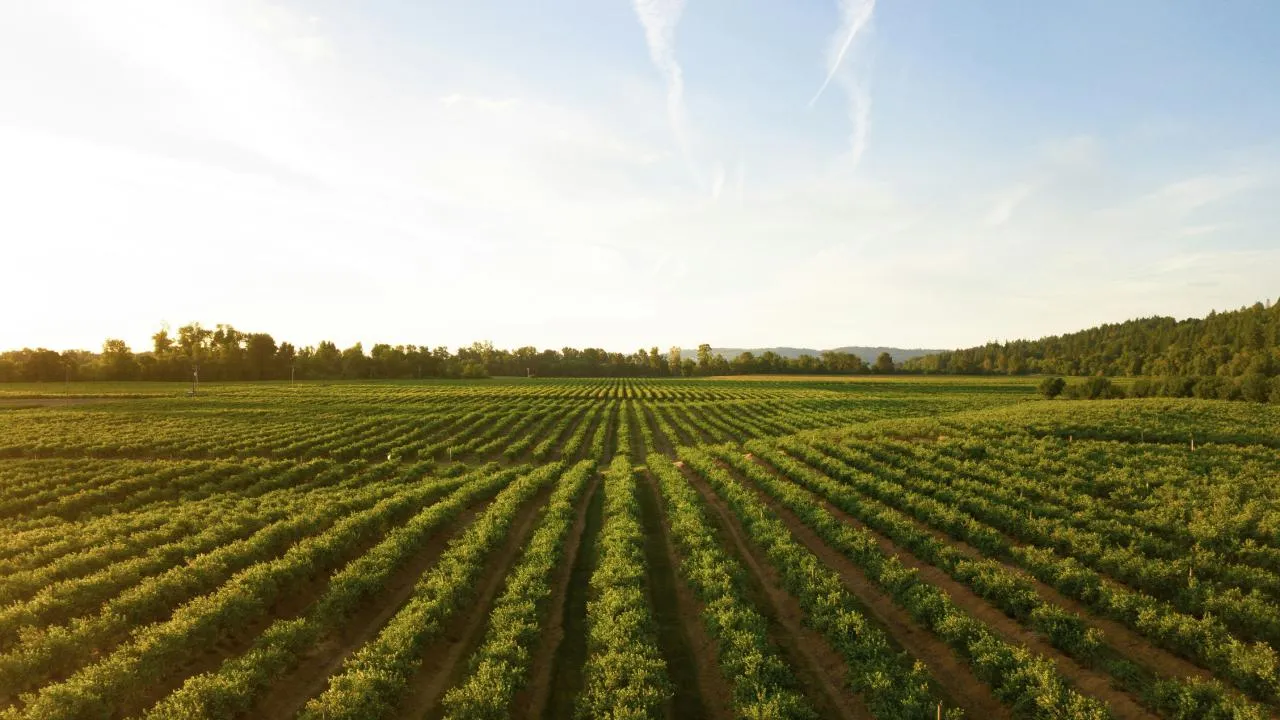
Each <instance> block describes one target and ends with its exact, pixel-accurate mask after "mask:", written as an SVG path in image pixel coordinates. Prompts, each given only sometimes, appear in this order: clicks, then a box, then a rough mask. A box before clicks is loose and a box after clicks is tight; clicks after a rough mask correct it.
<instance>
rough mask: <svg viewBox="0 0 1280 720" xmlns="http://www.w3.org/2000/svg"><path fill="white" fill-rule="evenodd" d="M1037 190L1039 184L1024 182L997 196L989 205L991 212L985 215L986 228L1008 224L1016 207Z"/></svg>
mask: <svg viewBox="0 0 1280 720" xmlns="http://www.w3.org/2000/svg"><path fill="white" fill-rule="evenodd" d="M1037 189H1039V183H1037V182H1025V183H1022V184H1020V185H1015V186H1013V187H1011V188H1008V189H1007V190H1005V191H1003V192H1001V193H1000V194H998V195H997V196H996V198H995V201H994V202H993V203H992V205H991V210H990V211H989V212H988V213H987V219H986V223H987V226H988V227H1000V226H1001V225H1004V224H1005V223H1007V222H1009V219H1010V218H1012V217H1013V213H1014V211H1015V210H1017V209H1018V206H1019V205H1021V204H1022V203H1024V202H1026V200H1027V199H1028V198H1030V197H1031V196H1032V195H1033V194H1035V192H1036V190H1037Z"/></svg>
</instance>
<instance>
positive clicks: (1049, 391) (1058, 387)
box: [1040, 377, 1067, 400]
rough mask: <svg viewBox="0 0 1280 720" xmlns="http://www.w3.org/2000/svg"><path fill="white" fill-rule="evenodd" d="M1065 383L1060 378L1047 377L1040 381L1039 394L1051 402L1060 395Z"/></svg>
mask: <svg viewBox="0 0 1280 720" xmlns="http://www.w3.org/2000/svg"><path fill="white" fill-rule="evenodd" d="M1066 386H1067V381H1066V380H1063V379H1062V378H1060V377H1047V378H1045V379H1043V380H1041V381H1040V394H1041V395H1043V396H1045V397H1046V398H1048V399H1050V400H1052V399H1054V398H1056V397H1058V396H1059V395H1061V394H1062V390H1063V388H1065V387H1066Z"/></svg>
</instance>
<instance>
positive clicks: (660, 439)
mask: <svg viewBox="0 0 1280 720" xmlns="http://www.w3.org/2000/svg"><path fill="white" fill-rule="evenodd" d="M654 412H656V411H655V410H654V409H653V408H652V407H650V406H649V405H642V406H641V407H640V422H643V423H647V424H648V425H649V430H650V431H652V432H653V444H654V445H655V446H656V447H655V448H654V451H655V452H660V453H662V454H663V455H665V456H667V457H669V458H674V457H675V456H676V450H675V447H674V446H673V445H672V444H671V438H669V437H667V434H666V433H664V432H663V431H662V427H661V426H660V425H658V419H657V418H656V417H654ZM677 441H679V438H677Z"/></svg>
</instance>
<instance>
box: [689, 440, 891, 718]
mask: <svg viewBox="0 0 1280 720" xmlns="http://www.w3.org/2000/svg"><path fill="white" fill-rule="evenodd" d="M680 467H681V469H682V470H683V472H684V476H685V479H687V480H688V481H689V483H690V485H692V486H693V488H694V489H695V490H697V491H698V494H699V495H701V496H702V499H703V501H704V502H705V503H706V504H707V507H708V508H710V510H711V512H710V513H709V514H708V516H707V517H708V519H709V520H710V521H711V522H712V524H714V525H715V526H716V529H717V531H718V533H719V535H720V536H721V538H722V539H724V540H725V541H726V542H725V549H726V550H728V551H729V552H730V553H731V554H732V555H733V556H734V557H735V558H736V559H737V560H738V561H739V562H741V563H742V565H743V567H744V568H746V570H747V577H746V579H747V581H748V583H747V584H748V587H747V590H748V593H749V595H750V596H751V600H752V601H753V602H754V603H755V605H756V607H757V608H759V609H760V611H761V612H762V614H764V616H765V618H766V619H767V620H768V621H769V625H770V628H769V637H770V639H771V640H772V641H773V643H774V645H775V646H776V647H778V648H779V649H780V650H781V652H782V655H783V657H785V658H786V659H787V660H788V661H789V664H790V665H791V666H792V668H793V669H794V670H795V672H796V678H797V679H798V680H799V681H800V685H801V687H802V688H803V690H804V692H805V695H806V696H808V698H809V700H810V702H811V703H813V706H814V708H815V709H816V710H817V711H818V715H819V716H820V717H824V718H836V717H838V718H870V717H871V713H870V712H869V711H868V710H867V708H866V706H865V705H864V704H863V703H862V700H861V699H860V698H858V697H857V696H856V695H854V694H853V693H852V692H851V691H850V689H849V687H848V685H847V684H846V678H847V676H848V667H847V666H846V664H845V662H844V658H842V657H841V656H840V654H839V653H838V652H836V650H835V649H834V648H832V647H831V645H830V643H828V642H827V641H826V639H825V638H823V637H822V635H821V634H820V633H818V632H817V631H815V630H813V629H811V628H810V627H808V626H807V625H805V624H804V616H805V614H804V610H802V609H801V608H800V602H799V601H798V600H797V599H796V598H795V597H794V596H792V595H791V594H790V593H789V592H787V591H786V590H785V589H784V588H783V586H782V581H781V578H779V577H778V573H777V571H776V570H774V568H773V566H772V565H771V564H770V563H769V560H768V559H767V558H766V557H764V553H763V552H762V551H761V550H760V549H759V548H758V547H756V546H755V544H754V543H753V542H752V541H750V540H749V539H748V538H747V535H746V531H745V530H744V529H743V528H742V527H740V524H739V521H738V518H737V516H736V515H735V514H734V512H733V510H732V509H731V508H729V507H728V506H727V505H726V504H725V502H724V500H723V499H722V498H721V497H720V496H719V495H717V494H716V492H715V491H714V490H713V489H712V488H711V487H710V486H709V485H708V484H707V482H706V481H705V480H703V479H702V477H701V476H699V475H698V474H697V473H695V472H691V471H689V470H688V469H685V468H684V466H683V464H680Z"/></svg>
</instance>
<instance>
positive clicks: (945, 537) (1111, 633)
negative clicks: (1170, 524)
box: [849, 488, 1214, 680]
mask: <svg viewBox="0 0 1280 720" xmlns="http://www.w3.org/2000/svg"><path fill="white" fill-rule="evenodd" d="M849 490H850V492H853V493H856V494H858V495H861V496H863V497H866V499H867V500H868V501H870V502H874V503H879V504H881V505H884V506H885V507H888V508H891V509H893V510H894V511H896V512H898V513H899V515H900V516H901V517H902V518H904V519H905V520H907V521H908V522H910V523H911V524H912V525H914V526H915V527H916V528H917V529H919V530H922V531H924V532H927V533H929V534H930V535H932V536H933V537H935V538H937V539H938V540H941V541H942V542H946V543H949V544H950V545H952V546H953V547H955V548H956V549H957V550H960V551H961V552H963V553H964V554H965V555H967V556H969V557H971V558H974V559H986V560H993V559H994V560H996V561H997V562H999V563H1000V565H1001V566H1003V567H1004V568H1005V569H1006V570H1008V571H1010V572H1012V573H1016V574H1017V575H1018V576H1020V577H1021V578H1023V579H1024V580H1026V581H1027V582H1028V583H1030V584H1031V585H1032V587H1034V589H1035V591H1036V593H1037V594H1038V595H1039V596H1040V598H1041V599H1042V600H1044V601H1045V602H1048V603H1052V604H1054V605H1058V606H1060V607H1062V608H1064V609H1065V610H1067V611H1069V612H1072V613H1075V614H1076V615H1079V616H1080V617H1081V618H1082V619H1083V620H1084V621H1085V622H1086V623H1087V624H1088V625H1090V626H1092V627H1096V628H1098V629H1099V630H1101V631H1102V632H1103V633H1104V634H1105V635H1106V637H1107V642H1108V644H1110V645H1111V646H1112V647H1114V648H1115V649H1116V651H1117V652H1119V653H1120V654H1121V655H1123V656H1124V657H1125V658H1127V659H1129V660H1131V661H1133V662H1134V663H1137V664H1138V665H1140V666H1142V667H1144V668H1146V669H1147V670H1149V671H1151V672H1153V673H1155V674H1157V675H1161V676H1164V677H1170V678H1184V677H1195V678H1200V679H1202V680H1211V679H1213V677H1214V675H1213V673H1212V672H1210V671H1208V670H1206V669H1204V668H1202V667H1200V666H1199V665H1196V664H1195V663H1194V662H1192V661H1191V660H1188V659H1186V658H1183V657H1182V656H1180V655H1177V654H1175V653H1173V652H1170V651H1168V650H1165V649H1163V648H1161V647H1159V646H1157V645H1155V644H1154V643H1152V642H1151V641H1150V640H1148V639H1146V638H1144V637H1143V636H1142V635H1141V634H1139V633H1138V632H1136V631H1134V630H1132V629H1130V628H1129V627H1128V626H1126V625H1124V624H1123V623H1120V622H1117V621H1115V620H1111V619H1110V618H1107V617H1103V616H1101V615H1098V614H1097V613H1096V612H1095V611H1094V610H1093V609H1092V608H1090V607H1089V606H1088V605H1086V604H1085V603H1083V602H1080V601H1079V600H1076V599H1074V598H1071V597H1068V596H1067V595H1064V594H1063V593H1061V592H1059V591H1058V590H1057V589H1056V588H1054V587H1053V586H1051V585H1048V584H1047V583H1044V582H1041V581H1040V580H1037V579H1036V578H1035V577H1033V576H1032V575H1031V574H1030V573H1029V572H1027V571H1026V570H1025V569H1023V568H1021V567H1019V566H1018V565H1017V564H1016V563H1013V562H1010V561H1008V560H1005V559H1001V558H992V557H989V556H987V555H984V554H983V553H982V551H980V550H978V549H977V548H975V547H973V546H972V545H969V544H968V543H966V542H965V541H963V540H961V539H959V538H956V537H953V536H952V535H950V534H949V533H947V532H946V531H944V530H940V529H937V528H934V527H933V526H931V525H929V524H928V523H926V522H923V521H921V520H919V519H917V518H916V517H914V516H913V515H911V514H910V513H908V512H906V511H904V510H901V509H899V508H897V507H895V506H893V505H889V504H887V503H884V502H883V501H880V500H877V499H875V498H872V497H869V496H866V495H864V494H863V493H859V492H858V491H857V490H854V489H853V488H850V489H849ZM975 521H976V522H978V523H980V524H981V525H982V526H983V527H986V528H989V529H990V530H991V531H992V532H995V533H998V534H999V535H1000V537H1001V538H1002V539H1003V540H1004V541H1005V542H1006V543H1008V544H1009V546H1010V547H1019V548H1027V547H1036V546H1035V545H1032V544H1029V543H1025V542H1022V541H1020V540H1018V539H1017V538H1015V537H1013V536H1012V535H1009V534H1008V533H1005V532H1003V531H1001V530H1000V529H999V528H996V527H995V526H992V525H988V524H987V523H984V522H983V521H982V520H979V519H977V518H975ZM1095 572H1096V571H1095ZM1098 574H1099V576H1100V577H1102V578H1103V581H1104V582H1107V583H1108V584H1111V585H1112V586H1113V587H1116V588H1122V589H1124V590H1126V591H1128V592H1140V591H1137V590H1134V589H1133V588H1131V587H1129V586H1127V585H1125V584H1124V583H1121V582H1119V581H1117V580H1115V579H1114V578H1110V577H1108V576H1107V575H1106V574H1104V573H1098Z"/></svg>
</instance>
